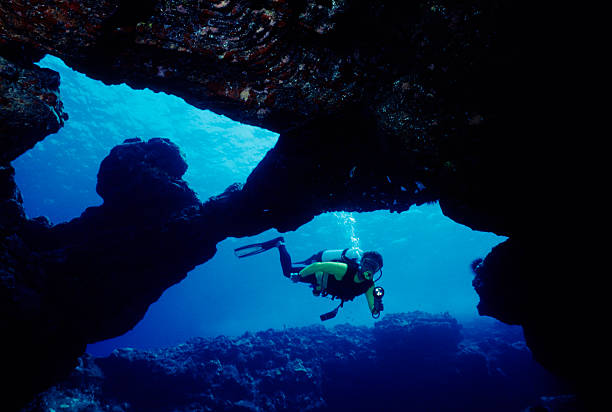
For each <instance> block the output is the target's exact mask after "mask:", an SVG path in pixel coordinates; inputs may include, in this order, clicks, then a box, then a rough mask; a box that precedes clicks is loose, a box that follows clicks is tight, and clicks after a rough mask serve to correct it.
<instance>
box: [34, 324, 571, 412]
mask: <svg viewBox="0 0 612 412" xmlns="http://www.w3.org/2000/svg"><path fill="white" fill-rule="evenodd" d="M478 327H479V328H483V326H482V325H478ZM460 329H461V326H460V325H459V324H458V323H457V321H456V320H455V319H452V318H450V317H449V316H447V315H431V314H426V313H422V312H415V313H408V314H392V315H389V316H386V317H385V319H383V320H382V321H380V322H378V323H377V324H376V326H375V327H374V328H366V327H355V326H350V325H341V326H338V327H335V328H333V329H331V330H330V329H326V328H324V327H322V326H317V327H305V328H295V329H285V330H268V331H264V332H258V333H254V334H253V333H246V334H244V335H242V336H239V337H230V338H228V337H223V336H221V337H217V338H214V339H203V338H197V339H192V340H190V341H188V342H187V343H185V344H181V345H178V346H176V347H172V348H167V349H160V350H156V351H143V350H135V349H129V348H126V349H118V350H115V351H114V352H113V353H112V354H111V355H110V356H109V357H106V358H97V359H93V358H91V357H90V356H85V357H83V358H82V360H81V366H80V367H79V368H77V371H76V372H75V373H73V374H72V376H71V378H70V379H68V380H67V381H65V382H63V383H61V384H59V385H57V386H55V387H53V388H52V389H50V390H49V391H47V392H46V393H44V394H41V395H40V396H38V398H37V399H36V401H34V402H33V403H32V404H31V405H30V406H29V407H27V408H26V409H25V410H24V412H27V411H33V410H36V408H40V409H48V408H51V407H53V408H56V407H57V405H60V404H62V403H63V404H66V405H69V404H71V403H72V405H75V406H73V407H72V408H71V409H70V408H69V410H76V405H83V404H88V406H89V407H90V410H116V411H126V412H127V411H132V410H134V411H139V410H147V411H160V412H161V411H171V410H181V411H195V410H211V411H212V410H214V411H239V410H249V411H270V412H273V411H280V410H303V411H307V410H312V411H332V410H335V411H344V410H363V409H366V410H376V408H377V407H378V408H380V407H383V406H382V404H384V407H383V408H384V410H387V411H403V410H406V405H410V410H414V411H425V410H437V411H454V410H457V405H462V408H463V409H468V410H470V411H489V410H497V411H516V410H519V409H520V408H526V407H528V406H537V405H538V404H540V402H541V400H539V398H540V397H541V396H547V397H556V396H560V395H562V394H563V392H562V388H561V387H559V386H557V383H556V382H555V379H554V378H553V377H552V375H548V374H547V373H546V372H545V371H544V369H543V368H541V367H539V366H538V365H537V364H536V363H534V362H533V360H532V359H531V356H530V353H529V350H528V349H527V348H526V346H525V344H524V342H523V341H522V339H521V337H520V336H517V334H516V333H515V332H513V331H512V330H507V329H504V328H500V327H499V326H498V327H493V326H485V327H484V328H483V329H485V330H480V331H478V332H477V333H474V332H472V333H471V335H472V336H470V338H469V340H466V341H465V343H463V340H462V336H461V333H460V332H459V331H460ZM519 335H520V334H519ZM398 339H399V340H402V341H404V342H406V341H410V343H409V347H410V348H409V350H404V349H402V350H394V348H396V347H398V346H401V345H399V343H398ZM374 342H376V343H375V344H374ZM435 348H444V349H443V350H444V351H445V353H444V354H442V356H441V357H436V356H432V355H434V352H435V351H436V349H435ZM468 352H469V354H468ZM441 359H443V360H444V361H441ZM442 391H443V392H444V396H440V393H441V392H442ZM565 404H567V402H566V403H565ZM112 408H115V409H112ZM559 410H560V409H559ZM551 411H552V409H551Z"/></svg>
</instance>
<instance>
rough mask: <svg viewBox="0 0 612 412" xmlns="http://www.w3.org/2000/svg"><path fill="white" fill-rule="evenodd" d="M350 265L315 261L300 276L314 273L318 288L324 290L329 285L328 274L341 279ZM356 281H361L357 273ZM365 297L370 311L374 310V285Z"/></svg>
mask: <svg viewBox="0 0 612 412" xmlns="http://www.w3.org/2000/svg"><path fill="white" fill-rule="evenodd" d="M347 270H348V265H347V264H346V263H341V262H315V263H312V264H310V265H308V266H306V267H305V268H304V269H302V270H301V271H300V276H301V277H305V276H308V275H312V274H314V275H315V277H316V279H317V284H316V286H315V287H316V288H317V290H319V291H320V290H322V289H325V288H326V287H327V276H329V275H332V276H333V277H335V278H336V280H337V281H341V280H342V279H343V278H344V275H346V272H347ZM353 281H354V282H355V283H361V282H363V281H362V280H360V279H359V277H358V276H357V275H355V278H354V279H353ZM365 297H366V300H367V302H368V307H369V308H370V312H374V286H372V287H371V288H370V289H368V290H367V291H366V292H365Z"/></svg>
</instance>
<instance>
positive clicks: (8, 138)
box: [0, 47, 68, 164]
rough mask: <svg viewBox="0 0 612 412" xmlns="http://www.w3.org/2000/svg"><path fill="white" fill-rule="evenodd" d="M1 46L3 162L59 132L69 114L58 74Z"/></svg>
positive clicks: (0, 151)
mask: <svg viewBox="0 0 612 412" xmlns="http://www.w3.org/2000/svg"><path fill="white" fill-rule="evenodd" d="M1 50H2V48H1V47H0V164H4V163H7V162H10V161H11V160H13V159H15V158H16V157H17V156H19V155H21V154H22V153H24V152H25V151H26V150H28V149H31V148H32V147H33V146H34V145H35V144H36V142H38V141H40V140H42V139H44V138H45V137H46V136H48V135H49V134H51V133H55V132H57V131H58V130H59V129H60V127H62V126H63V125H64V120H66V119H67V118H68V116H67V114H66V113H64V111H63V109H62V102H61V100H60V99H59V90H58V88H59V81H60V79H59V74H57V73H56V72H54V71H53V70H49V69H41V68H40V67H37V66H34V65H33V64H32V63H31V62H29V64H26V65H20V64H18V63H15V62H12V61H10V60H7V59H5V58H4V57H2V53H1Z"/></svg>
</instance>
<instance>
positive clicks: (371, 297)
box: [365, 286, 378, 315]
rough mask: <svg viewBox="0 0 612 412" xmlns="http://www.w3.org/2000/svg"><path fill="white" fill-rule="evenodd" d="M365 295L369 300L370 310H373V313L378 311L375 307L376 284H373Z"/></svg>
mask: <svg viewBox="0 0 612 412" xmlns="http://www.w3.org/2000/svg"><path fill="white" fill-rule="evenodd" d="M365 297H366V300H367V301H368V307H369V308H370V312H372V314H373V315H375V314H376V313H378V312H377V311H375V309H374V286H372V287H371V288H370V289H368V290H367V291H366V293H365ZM375 312H376V313H375Z"/></svg>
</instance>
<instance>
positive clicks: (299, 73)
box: [0, 0, 596, 400]
mask: <svg viewBox="0 0 612 412" xmlns="http://www.w3.org/2000/svg"><path fill="white" fill-rule="evenodd" d="M558 7H560V6H558ZM552 9H557V7H555V8H551V7H548V6H547V5H533V4H532V3H531V2H521V1H510V0H508V1H505V0H503V1H497V2H485V1H480V0H474V1H455V0H445V1H416V2H391V1H388V2H366V1H359V0H352V1H349V0H341V1H332V2H328V1H319V0H307V1H290V0H287V1H286V0H251V1H246V0H245V1H232V0H223V1H216V2H213V1H204V2H202V1H196V0H186V1H182V2H174V1H157V0H151V1H146V2H130V1H119V0H113V1H88V0H87V1H72V0H45V1H29V0H20V1H14V0H10V1H9V0H0V56H2V58H1V59H0V67H1V68H2V69H1V70H0V81H1V82H2V83H0V85H1V86H0V87H2V89H1V90H2V93H3V94H2V96H1V97H0V99H2V100H1V101H2V107H1V109H0V126H1V129H0V130H1V131H2V135H1V136H0V137H1V140H0V142H1V144H2V146H1V149H2V153H1V154H0V156H1V157H0V166H1V168H2V169H1V170H0V179H2V180H1V181H0V195H2V196H3V197H2V198H1V199H0V202H1V203H0V206H1V207H2V211H3V213H4V211H5V210H6V214H3V215H2V217H1V219H2V221H1V222H0V223H1V224H2V226H1V227H0V233H1V234H2V238H1V240H0V242H1V244H2V249H1V251H2V252H1V255H0V273H1V274H2V277H1V279H2V290H1V291H0V293H1V294H2V298H3V299H2V303H1V305H2V306H1V309H2V312H1V313H2V318H1V319H2V327H3V330H4V331H5V334H6V335H7V336H10V339H7V340H5V341H4V342H3V343H2V345H3V346H2V348H0V349H2V353H4V354H7V353H8V354H12V355H11V356H12V358H13V359H15V360H19V362H15V364H11V365H9V366H7V367H6V368H4V369H3V371H4V374H5V376H7V377H8V379H9V380H10V381H11V382H12V384H13V385H14V386H10V387H9V391H10V392H11V393H12V395H13V397H14V398H18V400H23V399H25V398H27V396H29V395H31V394H32V393H33V392H35V391H36V390H40V389H41V388H43V387H45V386H46V385H48V384H50V383H52V382H53V381H54V379H56V378H57V377H58V376H63V375H65V374H66V373H67V372H68V371H69V370H70V369H71V367H72V366H73V365H74V364H75V362H76V358H77V356H78V355H79V354H80V353H81V352H82V350H83V348H84V347H85V344H86V343H88V342H94V341H96V340H100V339H103V338H109V337H111V336H116V335H119V334H121V333H124V332H125V331H127V330H128V329H129V328H131V327H133V326H134V325H135V324H136V323H137V322H138V320H139V319H141V318H142V316H143V315H144V313H145V311H146V309H147V307H148V305H149V304H151V303H152V302H154V301H155V300H156V299H157V298H158V297H159V296H160V294H161V293H162V292H163V291H164V290H165V288H167V287H168V286H170V285H172V284H174V283H176V282H178V281H180V280H181V279H182V278H183V277H184V276H185V275H186V273H187V272H188V271H189V270H190V269H191V268H193V267H194V266H195V265H197V264H199V263H202V262H204V261H206V260H207V259H209V258H210V257H211V256H212V255H213V254H214V252H215V245H216V243H217V242H218V241H220V240H222V239H224V238H225V237H227V236H245V235H250V234H254V233H259V232H261V231H263V230H266V229H268V228H271V227H276V228H277V229H279V230H281V231H286V230H290V229H295V228H297V227H299V226H300V225H302V224H303V223H305V222H307V221H308V220H310V219H312V217H313V216H315V215H317V214H319V213H321V212H324V211H330V210H376V209H388V210H393V211H403V210H407V209H408V208H409V207H410V206H411V205H413V204H420V203H423V202H428V201H436V200H439V201H440V204H441V207H442V210H443V211H444V213H445V214H446V215H447V216H449V217H450V218H452V219H454V220H455V221H457V222H459V223H462V224H466V225H468V226H470V227H471V228H474V229H477V230H486V231H492V232H495V233H498V234H504V235H506V236H509V237H510V240H509V241H508V242H507V244H505V245H503V246H500V247H499V248H497V249H496V252H495V253H494V254H493V255H492V256H490V257H489V258H487V259H485V261H484V262H483V263H482V265H481V266H480V267H477V273H478V278H477V279H476V283H475V286H476V288H477V290H478V292H479V293H480V295H481V298H482V303H481V305H480V309H481V312H482V313H483V314H490V315H493V316H496V317H498V318H500V319H503V320H505V321H507V322H511V323H517V324H521V325H523V327H524V328H525V330H526V332H527V338H528V344H529V345H530V347H531V348H532V349H533V352H534V355H535V356H536V358H537V359H538V360H540V361H541V362H542V363H543V364H545V365H547V366H548V367H549V368H551V369H553V370H555V371H556V372H558V373H559V374H561V375H563V376H565V377H567V378H569V379H571V380H573V381H574V383H576V384H581V383H583V382H581V380H583V379H584V376H585V375H584V374H583V373H582V370H581V369H580V367H579V366H580V365H589V364H590V363H592V362H593V360H594V358H595V356H596V355H595V353H594V352H593V351H590V350H589V351H587V350H586V349H585V348H586V347H588V344H587V342H589V341H592V340H594V337H593V336H592V335H593V331H592V330H590V329H588V328H586V327H581V326H580V322H576V321H575V320H576V319H583V318H589V317H590V313H589V311H587V310H586V309H584V308H583V307H582V306H580V305H575V306H572V305H567V302H575V301H576V300H577V298H576V289H577V288H576V282H575V281H574V273H577V272H576V271H574V270H568V268H569V267H571V265H568V262H567V260H568V258H569V257H571V256H573V255H576V253H568V252H572V251H573V246H574V245H575V244H576V242H577V241H576V239H580V238H576V237H574V236H573V235H572V234H570V233H569V232H568V231H567V230H566V229H565V228H560V227H559V224H558V222H559V221H558V220H557V216H556V215H555V214H553V213H551V212H550V209H553V208H554V209H560V211H561V212H567V210H568V209H569V207H570V206H569V202H568V201H567V200H566V198H567V197H566V193H567V187H568V186H569V184H568V182H569V180H568V179H567V176H566V173H564V172H565V168H566V167H565V166H566V165H567V163H566V162H565V161H564V159H563V158H561V157H559V156H558V154H557V151H556V150H555V149H558V148H560V147H561V148H562V147H563V146H564V144H561V143H559V142H555V143H554V144H552V143H550V142H548V141H547V140H548V136H555V137H562V136H563V134H562V133H561V132H562V130H559V129H562V128H565V124H566V122H561V121H560V119H561V118H562V117H563V115H564V114H565V113H566V112H567V107H571V106H570V103H572V102H573V101H571V100H570V96H568V95H567V94H566V93H565V91H564V88H563V87H559V84H561V83H560V82H558V79H559V78H563V70H567V67H568V65H567V64H566V60H568V59H570V58H569V57H567V56H568V55H570V53H571V49H570V45H571V43H570V42H567V41H566V40H567V39H566V36H564V35H563V34H564V33H566V32H567V29H566V27H561V28H560V27H556V25H555V23H554V22H557V21H558V22H565V21H566V20H565V19H558V18H553V17H551V16H550V13H552ZM45 53H50V54H53V55H56V56H58V57H61V58H62V59H63V60H64V61H65V62H66V63H67V64H69V65H70V66H71V67H73V68H75V69H77V70H80V71H82V72H84V73H86V74H88V75H90V76H92V77H95V78H98V79H102V80H104V81H105V82H107V83H120V82H125V83H127V84H129V85H131V86H132V87H137V88H138V87H149V88H151V89H153V90H160V91H165V92H168V93H173V94H176V95H179V96H181V97H183V98H185V99H186V100H187V101H188V102H190V103H192V104H194V105H196V106H198V107H202V108H207V109H211V110H214V111H216V112H219V113H223V114H226V115H228V116H230V117H232V118H234V119H236V120H241V121H244V122H248V123H251V124H256V125H260V126H263V127H267V128H270V129H272V130H275V131H278V132H280V133H281V135H280V138H279V141H278V144H277V145H276V147H275V148H274V149H273V150H272V151H270V152H269V153H268V154H267V155H266V157H265V158H264V159H263V160H262V162H261V163H260V164H259V166H258V167H257V168H256V170H255V171H254V172H253V173H252V174H251V176H249V178H248V179H247V182H246V183H245V184H244V185H243V186H240V185H235V186H232V187H231V188H228V190H227V191H226V192H225V193H223V194H221V195H219V196H217V197H215V198H213V199H210V200H209V201H208V202H206V203H204V204H200V203H199V201H198V200H197V199H196V198H195V196H194V195H193V193H192V192H191V191H190V190H189V188H188V187H186V185H185V184H184V182H182V181H181V180H180V176H181V173H182V170H184V165H182V163H181V162H182V160H181V159H180V156H178V149H177V148H176V147H174V145H172V144H171V143H169V142H167V141H164V140H151V141H149V142H148V143H144V142H127V143H126V144H125V145H122V146H120V147H118V148H116V149H115V150H114V151H113V152H112V153H111V154H110V156H109V158H107V159H106V160H105V161H104V162H103V164H102V167H101V170H100V176H99V178H100V180H99V182H98V190H99V193H100V194H101V195H102V196H103V198H104V204H103V205H102V206H100V207H96V208H90V209H87V210H86V211H85V212H84V213H83V215H82V216H81V217H80V218H78V219H75V220H73V221H72V222H69V223H67V224H63V225H58V226H56V227H50V225H49V224H48V222H46V221H45V220H44V219H26V217H25V215H24V213H23V210H22V209H21V205H20V197H19V192H18V190H17V188H16V187H15V185H14V182H13V180H12V169H11V168H10V165H9V162H10V161H11V160H12V159H14V158H15V157H16V156H17V155H18V154H20V153H23V152H24V151H25V150H27V149H28V148H29V147H31V146H32V144H33V143H34V142H35V141H37V140H39V139H41V138H42V137H44V134H45V133H51V132H53V131H54V130H57V128H58V127H60V126H61V124H62V120H63V119H64V116H63V114H62V112H61V103H60V102H59V100H57V98H56V97H57V94H56V89H57V77H56V75H53V74H52V73H51V72H50V71H48V70H40V69H36V68H34V67H33V65H32V63H33V62H34V61H36V60H37V59H39V58H40V57H41V56H42V55H44V54H45ZM561 61H562V62H563V64H560V62H561ZM555 75H557V76H555ZM572 76H574V75H572ZM572 78H573V77H572ZM24 79H30V80H24ZM7 84H8V85H9V86H5V85H7ZM22 108H23V109H22ZM26 108H27V109H26ZM23 110H27V115H26V118H24V117H23V116H21V117H20V115H18V114H19V113H22V111H23ZM24 113H25V112H24ZM574 141H575V140H572V142H574ZM544 149H546V150H544ZM281 194H282V196H281ZM534 205H535V206H534ZM540 208H542V209H540ZM563 214H565V217H567V216H569V214H568V213H563ZM134 244H141V245H143V246H142V247H141V248H138V249H136V250H135V249H134V247H133V245H134ZM544 244H545V245H544ZM168 245H172V247H168ZM544 246H546V247H545V248H544ZM544 249H545V250H544ZM534 262H535V264H534ZM572 269H574V268H572ZM119 286H120V287H119ZM587 313H589V314H587ZM568 323H569V324H570V325H571V332H572V333H571V335H572V336H573V337H572V338H571V339H567V331H568V326H567V325H568ZM41 342H44V346H45V351H36V350H34V348H37V347H38V346H40V345H41ZM25 354H31V356H30V355H28V356H26V355H25ZM585 355H586V359H585V358H584V356H585ZM579 359H581V362H579V361H578V360H579ZM20 362H25V366H24V364H23V363H20ZM28 368H29V369H28ZM32 376H35V379H32ZM579 386H580V387H581V388H585V387H588V385H579ZM17 388H23V389H24V390H25V392H26V396H25V398H19V397H18V396H16V394H17V393H19V391H17Z"/></svg>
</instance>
